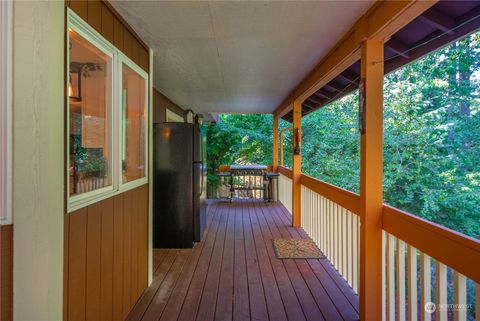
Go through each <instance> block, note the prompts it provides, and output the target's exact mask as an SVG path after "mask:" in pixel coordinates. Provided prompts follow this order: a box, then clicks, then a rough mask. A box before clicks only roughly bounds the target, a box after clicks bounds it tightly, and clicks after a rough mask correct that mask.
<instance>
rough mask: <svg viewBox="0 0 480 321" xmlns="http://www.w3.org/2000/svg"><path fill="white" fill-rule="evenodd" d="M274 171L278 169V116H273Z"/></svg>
mask: <svg viewBox="0 0 480 321" xmlns="http://www.w3.org/2000/svg"><path fill="white" fill-rule="evenodd" d="M272 152H273V155H272V156H273V157H272V161H273V171H274V172H276V171H277V169H278V116H275V115H274V116H273V148H272Z"/></svg>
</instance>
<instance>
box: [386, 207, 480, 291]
mask: <svg viewBox="0 0 480 321" xmlns="http://www.w3.org/2000/svg"><path fill="white" fill-rule="evenodd" d="M383 229H384V230H385V231H387V232H388V233H390V234H392V235H394V236H396V237H398V238H399V239H401V240H403V241H405V242H406V243H408V244H409V245H411V246H413V247H415V248H417V249H419V250H420V251H422V252H423V253H425V254H427V255H429V256H431V257H433V258H434V259H436V260H438V261H440V262H442V263H443V264H446V265H447V266H449V267H451V268H453V269H454V270H455V271H457V272H459V273H461V274H463V275H465V276H466V277H468V278H470V279H472V280H474V281H475V282H477V283H480V268H479V267H478V266H479V265H480V241H479V240H476V239H474V238H471V237H468V236H466V235H463V234H461V233H458V232H456V231H453V230H451V229H449V228H446V227H443V226H441V225H438V224H435V223H433V222H430V221H427V220H425V219H422V218H420V217H417V216H414V215H412V214H409V213H407V212H404V211H402V210H399V209H397V208H394V207H392V206H389V205H385V204H384V205H383Z"/></svg>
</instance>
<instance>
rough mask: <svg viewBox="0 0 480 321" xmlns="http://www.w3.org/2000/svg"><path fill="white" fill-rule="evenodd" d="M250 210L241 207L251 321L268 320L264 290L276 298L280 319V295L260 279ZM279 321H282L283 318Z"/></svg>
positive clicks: (245, 205)
mask: <svg viewBox="0 0 480 321" xmlns="http://www.w3.org/2000/svg"><path fill="white" fill-rule="evenodd" d="M250 209H251V207H250V206H249V204H248V203H245V204H244V206H242V223H243V235H244V238H245V240H244V242H245V259H246V265H247V278H248V290H249V292H248V294H249V302H250V316H251V319H252V320H268V319H269V318H268V310H267V301H266V297H268V296H269V295H268V294H266V293H265V288H266V289H267V290H268V291H272V292H275V293H274V294H272V295H275V294H276V296H277V297H278V300H277V301H278V304H277V307H276V308H277V309H278V308H280V310H281V312H283V314H282V317H286V316H285V311H284V309H283V304H282V300H281V298H280V293H279V292H278V288H276V283H275V287H272V288H269V284H268V281H267V280H265V282H264V280H263V278H262V273H261V272H260V265H259V258H258V256H257V249H256V247H255V240H254V239H253V232H252V225H251V222H250V212H249V211H250ZM264 273H265V272H264ZM272 277H273V275H272ZM271 301H272V300H269V303H270V305H271V306H272V308H274V307H275V305H274V304H272V303H271ZM271 313H274V312H271ZM281 320H283V318H282V319H281Z"/></svg>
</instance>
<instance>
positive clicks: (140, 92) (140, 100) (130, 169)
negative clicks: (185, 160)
mask: <svg viewBox="0 0 480 321" xmlns="http://www.w3.org/2000/svg"><path fill="white" fill-rule="evenodd" d="M145 86H146V81H145V79H144V78H143V77H141V76H140V75H139V74H138V73H136V72H135V71H134V70H132V69H131V68H130V67H128V66H127V65H125V64H123V66H122V126H123V128H122V129H123V130H122V133H123V134H122V143H123V144H122V145H123V155H122V173H123V175H122V176H123V178H122V180H123V183H127V182H131V181H133V180H136V179H138V178H142V177H145V117H146V97H145V96H146V92H145V90H146V87H145Z"/></svg>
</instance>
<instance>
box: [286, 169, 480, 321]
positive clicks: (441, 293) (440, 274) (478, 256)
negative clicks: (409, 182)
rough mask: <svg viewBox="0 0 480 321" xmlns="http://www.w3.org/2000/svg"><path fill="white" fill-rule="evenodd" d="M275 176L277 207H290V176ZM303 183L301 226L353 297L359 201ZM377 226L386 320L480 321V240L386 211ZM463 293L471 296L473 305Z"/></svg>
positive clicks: (311, 182) (320, 185)
mask: <svg viewBox="0 0 480 321" xmlns="http://www.w3.org/2000/svg"><path fill="white" fill-rule="evenodd" d="M279 173H280V174H281V178H282V177H284V178H285V179H283V180H282V179H280V181H279V184H280V186H279V188H280V190H281V191H284V194H283V195H282V196H281V197H280V201H281V202H282V203H283V204H284V205H285V203H286V202H288V205H289V206H291V198H292V196H291V187H290V188H289V189H288V187H286V186H282V185H283V184H287V185H291V184H292V182H291V180H289V179H288V177H289V176H290V177H291V171H290V170H289V169H287V168H285V167H279ZM301 183H302V199H301V203H302V207H301V217H302V227H303V228H304V229H305V231H306V232H307V233H308V234H309V235H310V237H311V238H312V239H313V240H314V241H315V243H316V244H317V245H318V246H319V248H320V249H321V250H322V252H323V253H324V254H325V255H326V257H327V258H328V259H329V260H330V261H331V262H332V264H333V265H334V266H335V267H336V269H337V270H338V271H339V273H340V274H341V275H342V276H343V277H344V278H345V280H346V281H347V282H348V283H349V284H350V286H351V287H352V288H353V289H354V290H355V291H356V292H357V291H358V287H359V284H360V283H359V282H360V280H359V272H358V269H359V257H360V253H359V246H358V245H359V242H360V229H359V228H360V219H359V216H358V215H359V208H360V197H359V195H357V194H355V193H352V192H349V191H347V190H344V189H341V188H339V187H336V186H333V185H331V184H328V183H325V182H322V181H319V180H317V179H315V178H313V177H310V176H308V175H305V174H302V177H301ZM288 190H289V191H290V194H289V195H288ZM280 194H282V192H280ZM289 210H290V209H289ZM382 224H383V230H384V233H383V234H384V235H383V259H384V260H383V262H384V273H383V274H382V280H383V284H384V287H383V300H384V305H383V320H388V321H394V320H399V321H402V320H418V319H417V318H418V316H421V320H426V321H429V320H432V319H435V320H437V321H444V320H445V321H447V320H449V318H450V317H451V316H452V314H453V317H454V320H456V321H457V320H458V321H467V320H474V319H472V318H473V315H476V320H480V286H479V284H480V241H478V240H476V239H473V238H470V237H467V236H465V235H462V234H460V233H458V232H455V231H453V230H450V229H448V228H446V227H443V226H440V225H438V224H435V223H432V222H429V221H427V220H424V219H422V218H419V217H416V216H414V215H411V214H409V213H406V212H403V211H401V210H399V209H396V208H394V207H391V206H388V205H386V204H384V206H383V218H382ZM447 275H453V277H447ZM418 285H420V286H419V292H418V293H417V287H418ZM473 287H475V291H473ZM432 290H433V293H435V295H434V296H432ZM467 291H469V292H470V294H473V293H475V294H474V295H475V302H474V303H473V302H471V301H467ZM449 293H450V294H451V293H453V299H452V298H451V297H452V295H449ZM434 298H435V300H434V303H436V307H435V308H436V309H435V311H434V312H432V313H428V312H426V310H425V305H426V304H427V303H429V302H431V301H432V300H433V299H434ZM472 303H473V304H472ZM446 304H450V305H449V306H446ZM468 304H470V306H469V305H468ZM458 307H460V309H458ZM449 311H450V312H449ZM449 313H450V317H449V316H448V315H449ZM433 314H435V317H433ZM469 317H470V318H469Z"/></svg>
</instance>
